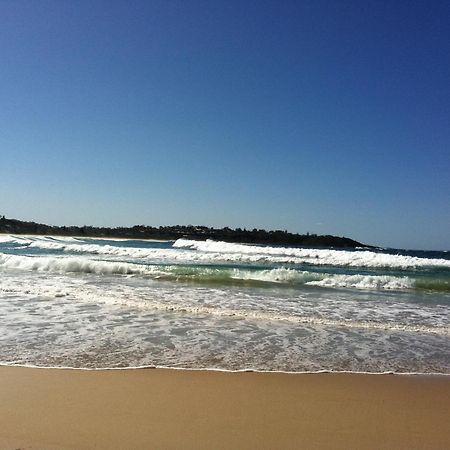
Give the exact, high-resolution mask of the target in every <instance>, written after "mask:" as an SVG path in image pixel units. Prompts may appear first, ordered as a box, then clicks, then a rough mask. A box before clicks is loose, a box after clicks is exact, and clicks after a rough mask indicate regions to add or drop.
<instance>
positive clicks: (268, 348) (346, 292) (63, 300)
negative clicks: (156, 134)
mask: <svg viewBox="0 0 450 450" xmlns="http://www.w3.org/2000/svg"><path fill="white" fill-rule="evenodd" d="M449 319H450V254H449V253H448V252H413V251H404V250H403V251H400V250H386V249H363V248H361V249H355V250H348V249H347V250H343V249H311V248H294V247H275V246H262V245H245V244H232V243H225V242H215V241H209V240H208V241H194V240H186V239H179V240H177V241H164V242H161V241H143V240H142V241H141V240H107V239H93V238H78V237H49V236H12V235H0V363H2V364H9V365H35V366H45V367H48V366H52V367H76V368H117V367H141V366H163V367H177V368H198V369H201V368H210V369H211V368H213V369H221V370H267V371H275V370H276V371H292V372H303V371H307V372H314V371H354V372H399V373H405V372H406V373H446V374H448V373H450V321H449Z"/></svg>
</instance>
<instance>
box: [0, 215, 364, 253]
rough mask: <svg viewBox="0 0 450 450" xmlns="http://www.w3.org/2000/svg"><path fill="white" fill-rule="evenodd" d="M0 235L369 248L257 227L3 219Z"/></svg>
mask: <svg viewBox="0 0 450 450" xmlns="http://www.w3.org/2000/svg"><path fill="white" fill-rule="evenodd" d="M0 233H9V234H35V235H38V234H39V235H43V234H44V235H54V236H85V237H93V238H95V237H102V238H123V239H158V240H176V239H180V238H187V239H195V240H205V239H213V240H216V241H225V242H236V243H246V244H271V245H296V246H302V247H326V248H329V247H338V248H356V247H369V248H373V246H371V245H367V244H362V243H361V242H358V241H355V240H353V239H350V238H347V237H338V236H331V235H317V234H313V233H311V234H310V233H307V234H296V233H289V232H288V231H286V230H274V231H266V230H261V229H259V230H258V229H256V228H254V229H253V230H246V229H245V228H244V229H241V228H236V229H232V228H228V227H224V228H211V227H206V226H194V225H174V226H160V227H152V226H146V225H135V226H133V227H116V228H110V227H93V226H82V227H79V226H54V225H46V224H42V223H36V222H27V221H22V220H18V219H8V218H6V217H5V216H1V217H0Z"/></svg>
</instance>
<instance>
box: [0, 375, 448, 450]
mask: <svg viewBox="0 0 450 450" xmlns="http://www.w3.org/2000/svg"><path fill="white" fill-rule="evenodd" d="M449 414H450V378H449V377H448V376H436V375H434V376H433V375H427V376H423V375H422V376H417V375H366V374H345V373H341V374H338V373H334V374H329V373H321V374H283V373H256V372H243V373H231V372H218V371H190V370H171V369H134V370H98V371H91V370H70V369H35V368H23V367H1V368H0V423H1V427H0V448H1V449H17V448H20V449H80V448H83V449H91V448H92V449H94V448H95V449H123V448H200V449H202V448H204V449H206V448H215V449H228V448H230V449H231V448H240V449H256V448H258V449H261V448H267V449H269V448H270V449H274V448H275V449H276V448H280V449H281V448H283V449H289V448H320V449H328V448H329V449H331V448H333V449H336V448H358V449H373V448H377V449H388V448H395V449H444V448H449V446H450V428H449V427H448V418H449Z"/></svg>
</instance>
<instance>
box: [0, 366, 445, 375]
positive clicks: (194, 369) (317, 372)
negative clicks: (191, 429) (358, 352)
mask: <svg viewBox="0 0 450 450" xmlns="http://www.w3.org/2000/svg"><path fill="white" fill-rule="evenodd" d="M3 367H17V368H23V369H38V370H67V371H70V370H74V371H86V372H102V371H104V372H110V371H116V370H117V371H128V370H129V371H133V370H168V371H171V370H174V371H187V372H211V373H231V374H233V373H236V374H239V373H261V374H266V373H268V374H280V375H320V374H330V375H334V374H336V375H373V376H377V375H394V376H413V377H449V376H450V372H393V371H385V372H368V371H352V370H328V369H319V370H314V371H308V370H304V371H297V372H296V371H289V370H264V369H252V368H250V369H235V370H233V369H220V368H217V367H172V366H152V365H149V366H127V367H71V366H38V365H34V364H9V363H0V370H1V369H2V368H3Z"/></svg>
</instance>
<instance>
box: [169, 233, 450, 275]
mask: <svg viewBox="0 0 450 450" xmlns="http://www.w3.org/2000/svg"><path fill="white" fill-rule="evenodd" d="M173 246H174V247H175V248H187V249H191V250H197V251H201V252H206V253H213V254H214V253H217V254H240V255H243V256H244V257H245V256H248V255H252V256H260V257H275V259H274V261H279V258H280V257H285V258H286V257H287V259H286V262H292V263H308V264H313V265H334V266H350V267H392V268H415V267H433V266H442V267H449V268H450V261H449V260H446V259H431V258H418V257H415V256H404V255H390V254H385V253H377V252H373V251H368V250H365V251H359V250H358V251H348V250H331V249H304V248H286V247H265V246H264V247H262V246H255V245H246V244H232V243H229V242H217V241H212V240H207V241H194V240H188V239H178V240H177V241H176V242H175V243H174V244H173ZM289 258H290V259H289Z"/></svg>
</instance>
